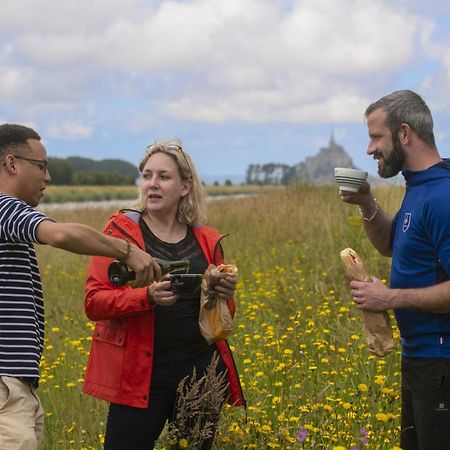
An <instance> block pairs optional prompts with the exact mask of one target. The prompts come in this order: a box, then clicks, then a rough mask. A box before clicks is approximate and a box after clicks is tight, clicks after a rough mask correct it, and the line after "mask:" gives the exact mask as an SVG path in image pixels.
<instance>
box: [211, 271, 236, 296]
mask: <svg viewBox="0 0 450 450" xmlns="http://www.w3.org/2000/svg"><path fill="white" fill-rule="evenodd" d="M236 285H237V278H236V277H230V276H228V277H226V278H223V279H222V280H220V282H219V284H217V285H216V286H215V287H214V291H215V292H216V293H217V297H218V298H222V299H224V300H229V299H230V298H233V297H234V293H235V292H236Z"/></svg>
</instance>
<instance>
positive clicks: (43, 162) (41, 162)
mask: <svg viewBox="0 0 450 450" xmlns="http://www.w3.org/2000/svg"><path fill="white" fill-rule="evenodd" d="M13 156H14V158H16V159H22V160H24V161H27V162H29V163H30V164H34V165H35V166H38V167H39V169H40V171H41V172H43V173H45V172H47V169H48V160H47V159H31V158H25V157H24V156H18V155H13Z"/></svg>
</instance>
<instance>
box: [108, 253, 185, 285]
mask: <svg viewBox="0 0 450 450" xmlns="http://www.w3.org/2000/svg"><path fill="white" fill-rule="evenodd" d="M154 260H155V261H156V262H157V263H158V264H159V266H160V267H161V275H165V274H166V273H173V272H176V273H187V271H188V270H189V265H190V263H189V260H188V259H180V260H179V261H167V260H166V259H160V258H154ZM108 278H109V281H110V282H111V284H112V285H114V286H124V285H125V284H127V283H128V282H130V281H133V280H134V279H135V278H136V274H135V273H134V272H133V271H132V270H130V269H129V268H128V267H127V265H126V264H125V263H123V262H121V261H119V260H118V259H115V260H114V261H113V262H112V263H111V264H110V265H109V267H108Z"/></svg>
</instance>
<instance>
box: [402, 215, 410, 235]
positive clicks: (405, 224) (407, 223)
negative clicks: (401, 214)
mask: <svg viewBox="0 0 450 450" xmlns="http://www.w3.org/2000/svg"><path fill="white" fill-rule="evenodd" d="M410 225H411V213H405V218H404V219H403V233H404V232H405V231H408V228H409V226H410Z"/></svg>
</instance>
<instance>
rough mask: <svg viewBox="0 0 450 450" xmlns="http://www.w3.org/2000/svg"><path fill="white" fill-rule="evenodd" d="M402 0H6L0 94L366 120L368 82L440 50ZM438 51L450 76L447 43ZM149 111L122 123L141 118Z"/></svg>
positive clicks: (277, 117)
mask: <svg viewBox="0 0 450 450" xmlns="http://www.w3.org/2000/svg"><path fill="white" fill-rule="evenodd" d="M405 5H406V4H405V3H404V2H402V1H401V0H397V1H394V2H388V1H387V0H386V1H382V0H334V1H333V2H330V1H329V0H303V1H302V0H292V1H291V2H284V1H278V2H277V1H269V0H227V1H223V0H188V1H175V0H165V1H153V2H152V1H145V0H127V2H123V1H122V0H95V1H93V0H79V1H77V2H73V1H70V0H61V1H59V2H54V1H51V0H22V1H21V2H20V6H19V4H18V2H16V1H14V0H3V2H2V15H1V17H0V30H2V32H3V33H4V34H3V37H5V39H6V41H5V44H4V51H3V52H2V51H1V50H0V55H1V56H0V96H1V97H2V98H6V99H7V100H9V101H10V102H13V101H14V100H15V99H16V100H17V99H23V97H24V93H25V94H26V96H27V97H28V100H29V103H37V104H40V105H42V104H43V102H47V103H48V104H49V105H51V104H53V103H54V104H60V103H71V102H75V103H76V102H79V103H80V105H81V104H82V103H84V102H86V101H89V102H93V103H102V102H108V101H109V99H110V98H115V97H117V96H118V97H119V98H120V99H124V98H137V99H139V100H140V101H142V103H143V105H142V109H151V110H152V111H153V110H155V109H156V108H160V109H159V110H156V111H155V114H159V115H164V114H167V115H169V116H172V117H173V118H176V119H181V120H184V121H202V122H213V123H222V122H226V121H244V122H250V123H261V122H271V121H280V122H283V121H285V122H294V123H295V122H309V123H311V122H326V121H337V122H344V121H356V120H357V121H359V120H360V118H361V114H362V111H363V109H364V107H365V106H366V105H367V103H368V100H367V98H368V97H371V93H372V91H373V90H374V89H376V87H377V86H381V87H383V86H384V83H385V84H387V83H388V82H389V81H390V79H391V76H393V74H394V73H395V72H396V71H398V70H399V69H402V68H403V67H409V66H410V65H411V64H412V63H413V62H414V58H415V56H416V53H417V45H418V44H420V45H423V46H426V47H427V48H428V49H429V50H428V51H429V52H430V54H431V53H433V47H432V27H431V24H430V22H429V20H427V19H424V18H422V17H420V16H419V15H417V14H415V13H410V12H408V10H407V9H406V8H405ZM38 16H39V18H40V20H39V21H37V20H35V19H36V17H38ZM1 37H2V34H1V33H0V38H1ZM447 48H448V47H447ZM440 50H442V55H443V56H442V58H443V60H444V63H445V64H447V65H448V67H449V81H450V51H449V50H447V49H445V50H444V49H443V48H442V49H440ZM432 57H437V55H436V51H434V53H433V54H432ZM2 62H3V64H2ZM2 66H3V69H2ZM148 105H152V106H153V108H149V107H148ZM81 109H82V108H81V106H80V108H78V110H81ZM136 114H137V115H138V114H139V112H137V113H136ZM143 115H145V117H143V119H142V120H141V123H140V124H139V123H138V124H131V123H128V124H125V127H128V129H136V130H137V129H140V128H142V126H143V124H144V123H148V117H149V115H148V113H147V112H145V111H144V112H143ZM54 120H55V121H54V122H53V123H51V124H50V125H49V130H51V131H52V133H54V135H55V136H56V135H58V136H61V135H64V134H66V133H67V134H68V135H71V133H73V135H74V136H81V137H85V136H86V135H88V134H89V132H88V131H86V130H87V128H85V126H83V125H82V126H80V127H79V128H77V127H76V126H74V125H76V124H80V122H79V121H78V119H77V118H70V117H67V116H66V115H65V116H64V119H63V120H64V122H63V124H62V125H58V123H57V121H56V119H54ZM150 122H152V120H151V118H150ZM68 123H71V124H72V126H71V127H69V128H70V129H71V130H73V131H72V132H70V133H69V132H68V129H66V127H67V124H68Z"/></svg>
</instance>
